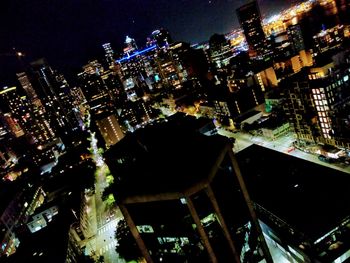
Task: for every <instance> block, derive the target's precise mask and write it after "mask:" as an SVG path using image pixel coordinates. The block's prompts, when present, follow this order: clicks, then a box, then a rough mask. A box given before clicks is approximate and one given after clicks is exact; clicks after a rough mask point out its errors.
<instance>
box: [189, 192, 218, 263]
mask: <svg viewBox="0 0 350 263" xmlns="http://www.w3.org/2000/svg"><path fill="white" fill-rule="evenodd" d="M186 202H187V206H188V210H190V213H191V216H192V218H193V221H194V222H195V224H196V226H197V230H198V232H199V235H200V237H201V239H202V241H203V242H204V247H205V248H206V249H207V252H208V255H209V258H210V260H211V262H212V263H218V260H217V259H216V256H215V253H214V250H213V248H212V247H211V244H210V242H209V238H208V236H207V233H205V230H204V228H203V226H202V223H201V220H200V219H199V216H198V214H197V211H196V208H195V207H194V204H193V202H192V200H191V197H186Z"/></svg>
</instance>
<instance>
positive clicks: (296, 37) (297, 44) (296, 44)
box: [287, 24, 305, 54]
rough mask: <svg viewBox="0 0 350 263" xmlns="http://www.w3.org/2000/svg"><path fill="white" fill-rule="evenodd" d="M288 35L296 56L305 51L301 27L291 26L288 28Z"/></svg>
mask: <svg viewBox="0 0 350 263" xmlns="http://www.w3.org/2000/svg"><path fill="white" fill-rule="evenodd" d="M287 35H288V39H289V42H290V43H291V46H292V50H293V52H294V54H298V53H299V52H300V51H302V50H304V49H305V45H304V38H303V34H302V32H301V28H300V25H298V24H295V25H290V26H289V27H288V28H287Z"/></svg>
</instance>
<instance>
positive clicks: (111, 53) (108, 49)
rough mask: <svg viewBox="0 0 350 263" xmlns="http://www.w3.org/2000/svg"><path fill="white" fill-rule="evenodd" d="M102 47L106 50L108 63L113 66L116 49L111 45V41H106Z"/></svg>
mask: <svg viewBox="0 0 350 263" xmlns="http://www.w3.org/2000/svg"><path fill="white" fill-rule="evenodd" d="M102 47H103V48H104V50H105V57H106V61H107V63H108V65H109V66H113V64H114V51H113V49H112V47H111V43H105V44H103V45H102Z"/></svg>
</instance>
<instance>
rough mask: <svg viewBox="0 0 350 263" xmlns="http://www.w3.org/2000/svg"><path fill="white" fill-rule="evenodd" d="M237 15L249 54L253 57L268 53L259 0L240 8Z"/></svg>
mask: <svg viewBox="0 0 350 263" xmlns="http://www.w3.org/2000/svg"><path fill="white" fill-rule="evenodd" d="M237 16H238V19H239V23H240V24H241V27H242V29H243V32H244V35H245V38H246V40H247V43H248V46H249V55H250V56H251V57H256V56H263V55H264V54H265V53H266V49H267V40H266V37H265V33H264V31H263V28H262V23H261V15H260V10H259V6H258V3H257V1H253V2H250V3H248V4H246V5H244V6H241V7H240V8H238V9H237Z"/></svg>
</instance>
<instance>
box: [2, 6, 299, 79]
mask: <svg viewBox="0 0 350 263" xmlns="http://www.w3.org/2000/svg"><path fill="white" fill-rule="evenodd" d="M246 2H247V1H230V0H225V1H217V0H216V1H215V0H213V1H201V0H196V1H167V2H164V1H160V0H158V1H152V2H151V3H149V2H148V1H145V2H143V3H138V1H136V0H134V1H128V2H127V3H122V2H121V1H115V2H114V1H107V0H103V1H87V2H86V1H72V2H67V1H66V2H65V3H62V2H61V1H56V0H55V1H50V2H47V1H38V2H35V3H32V2H29V1H22V0H15V1H11V3H3V4H2V5H3V8H1V11H0V12H1V13H0V14H1V16H0V17H1V18H0V24H1V26H0V38H1V39H6V40H7V41H4V42H2V43H0V54H6V53H10V52H13V48H16V50H18V51H22V52H24V53H25V55H26V57H24V58H22V60H24V61H26V62H31V61H34V60H36V59H39V58H42V57H45V58H47V59H48V61H49V62H50V63H51V64H52V65H54V66H55V67H56V68H58V69H59V70H60V71H62V72H63V73H64V74H65V75H67V77H68V79H71V78H72V76H74V75H75V74H76V73H77V71H78V70H79V68H80V67H81V66H82V65H84V64H85V63H86V62H87V61H88V60H92V59H95V58H97V57H101V56H103V48H102V44H104V43H106V42H110V43H111V44H112V48H113V49H114V50H115V51H121V50H122V47H123V42H124V39H125V36H126V35H130V36H132V37H133V38H135V39H136V41H137V42H138V43H139V45H140V46H143V45H144V44H145V42H146V38H147V37H149V36H150V34H151V32H152V31H153V30H155V29H157V28H162V27H163V28H166V29H167V30H169V31H170V32H171V34H172V36H173V38H174V40H176V41H185V42H189V43H191V44H193V43H196V42H202V41H207V40H208V39H209V38H210V36H211V35H213V34H214V33H221V34H222V33H228V32H229V31H231V30H233V29H235V28H238V26H239V25H238V19H237V16H236V8H238V7H239V6H240V5H243V4H244V3H246ZM295 2H296V1H294V0H289V1H280V0H275V1H272V0H265V1H259V4H260V5H261V11H262V15H263V16H264V15H265V16H269V15H272V14H274V13H276V12H278V11H281V10H282V9H284V8H287V7H289V6H290V5H291V4H292V3H295ZM14 18H16V19H14ZM17 18H20V19H17ZM9 21H11V23H9ZM21 66H22V65H21V63H18V62H17V61H16V60H15V58H13V57H9V56H1V55H0V69H1V71H0V81H1V82H2V83H3V86H6V85H15V84H17V83H16V82H15V81H14V80H15V74H14V73H16V71H19V68H20V67H21Z"/></svg>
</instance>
